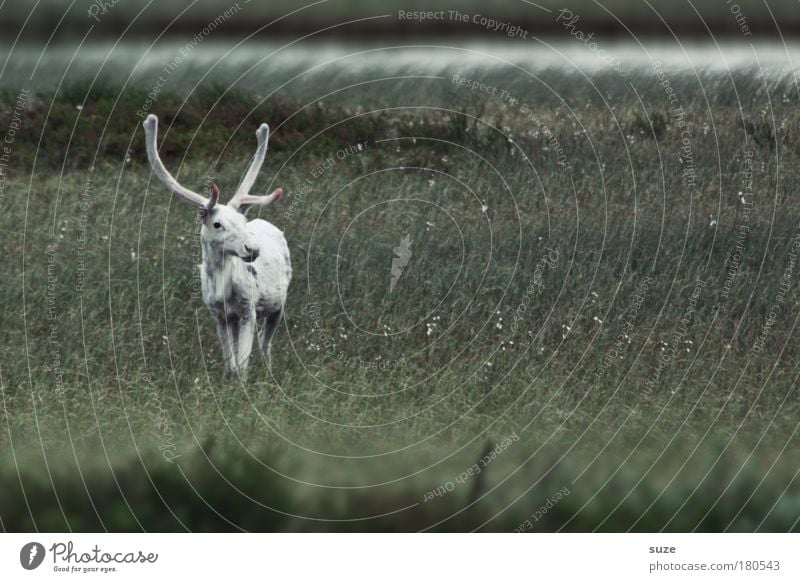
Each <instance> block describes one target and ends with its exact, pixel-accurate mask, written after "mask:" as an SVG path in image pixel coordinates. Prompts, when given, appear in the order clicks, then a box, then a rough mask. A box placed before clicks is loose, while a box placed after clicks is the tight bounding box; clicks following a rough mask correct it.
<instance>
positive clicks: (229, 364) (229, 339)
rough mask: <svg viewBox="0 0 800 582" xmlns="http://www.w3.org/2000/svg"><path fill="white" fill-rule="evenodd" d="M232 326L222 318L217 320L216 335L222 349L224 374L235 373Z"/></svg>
mask: <svg viewBox="0 0 800 582" xmlns="http://www.w3.org/2000/svg"><path fill="white" fill-rule="evenodd" d="M232 327H233V326H232V325H229V322H228V320H227V319H225V318H224V317H218V318H217V335H218V336H219V343H220V346H221V347H222V363H223V364H224V365H225V374H226V375H228V374H231V375H232V374H235V373H236V357H235V353H234V335H233V331H234V330H233V329H232Z"/></svg>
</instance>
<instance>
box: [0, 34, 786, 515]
mask: <svg viewBox="0 0 800 582" xmlns="http://www.w3.org/2000/svg"><path fill="white" fill-rule="evenodd" d="M134 50H135V49H134ZM215 50H216V49H215ZM712 52H713V51H712ZM419 54H420V53H419V51H417V52H415V51H414V50H413V49H409V52H408V53H407V58H406V59H405V60H404V59H403V58H400V57H397V55H396V54H393V55H392V58H394V59H396V60H395V61H394V62H400V63H408V64H407V65H405V66H403V67H398V69H397V70H395V71H392V70H389V71H387V72H384V73H383V74H382V76H381V77H380V78H378V77H377V76H376V74H375V69H374V68H371V67H363V68H360V69H358V68H354V67H352V66H351V62H350V61H348V60H345V62H344V63H342V64H339V65H336V64H334V65H330V66H328V67H326V68H325V69H324V71H323V72H320V73H319V74H317V75H309V76H304V77H301V78H299V79H297V80H295V81H292V82H289V83H288V84H286V85H285V86H283V87H278V85H279V83H275V85H274V86H271V87H270V88H269V91H267V90H266V88H265V90H263V91H261V90H258V89H257V88H256V85H257V83H255V81H253V79H254V78H255V79H259V78H264V77H265V76H267V75H265V74H264V72H263V69H262V68H257V69H256V70H255V71H253V72H251V73H249V74H250V75H251V77H247V76H243V81H242V82H240V83H233V82H230V79H231V78H235V77H236V76H237V74H244V73H245V72H246V71H247V68H248V67H249V66H250V65H251V64H252V62H254V61H248V62H243V63H240V65H239V66H240V67H241V69H236V68H235V67H234V66H233V63H230V62H228V61H225V62H226V64H227V65H229V66H227V67H224V70H225V73H224V75H225V79H224V82H222V83H220V82H219V80H218V79H217V80H216V81H215V80H214V79H215V77H214V75H210V76H208V77H207V78H205V79H203V78H202V75H199V76H197V75H196V76H195V77H196V78H194V79H193V80H192V82H190V77H191V75H189V76H187V77H175V78H173V79H172V80H171V82H170V83H169V86H168V87H166V88H165V89H164V90H163V91H161V92H160V93H159V94H158V96H157V99H155V100H153V99H152V98H151V97H150V96H149V95H148V94H149V92H150V88H151V87H152V84H151V83H152V81H151V82H142V81H141V79H142V78H148V79H150V78H152V75H153V74H154V73H153V72H154V71H157V68H153V66H152V65H150V69H148V70H149V73H147V74H148V75H150V76H149V77H148V76H147V75H145V76H144V77H141V78H140V81H139V82H136V83H133V84H126V83H125V81H124V80H122V79H121V77H124V75H122V76H121V75H120V74H119V70H108V71H102V74H101V75H100V77H99V78H98V79H97V80H94V81H93V79H92V77H93V76H94V73H93V72H92V70H91V69H86V70H81V69H80V66H79V65H80V63H78V66H77V67H76V69H71V70H70V72H69V74H68V75H66V78H65V80H64V82H63V84H60V86H59V83H58V82H56V80H57V79H58V76H57V75H54V74H50V75H46V76H45V79H44V80H42V79H39V80H37V81H36V82H35V83H34V84H33V87H35V88H34V89H31V90H30V91H28V92H23V90H25V89H26V87H28V86H29V85H26V84H25V81H24V78H23V75H22V74H21V71H22V70H23V68H24V67H20V66H19V64H18V66H17V69H13V68H12V69H11V72H12V75H16V76H12V77H11V78H12V79H13V80H14V83H13V84H10V83H9V84H4V85H3V91H2V94H1V95H0V132H6V133H5V135H9V133H8V132H10V131H12V130H13V139H12V143H11V144H9V149H8V151H7V152H6V155H7V160H5V162H4V164H3V170H4V172H3V176H2V179H3V182H2V185H3V190H2V191H0V193H1V194H2V197H1V198H0V209H2V212H0V220H2V228H0V237H2V245H3V248H4V249H5V252H6V260H5V262H4V267H3V276H2V279H0V301H2V305H3V310H2V312H0V317H1V318H2V323H1V324H0V334H2V335H1V336H0V337H2V343H1V344H0V346H1V348H0V349H1V351H0V383H1V385H2V411H3V418H2V426H3V430H2V431H0V483H2V486H0V526H2V528H3V529H6V530H34V529H39V530H72V531H83V530H99V529H109V530H115V531H119V530H138V529H147V530H159V531H172V530H183V529H190V530H219V529H224V530H236V529H247V530H365V529H369V530H417V529H434V530H465V529H470V530H471V529H481V530H501V531H512V530H523V531H554V530H566V531H592V530H600V531H624V530H637V531H654V530H662V529H663V530H667V531H690V530H699V531H721V530H731V531H753V530H759V531H787V530H798V529H800V527H799V526H798V522H799V520H800V483H798V481H797V479H796V477H797V474H798V471H800V466H799V465H798V464H797V450H798V449H797V444H798V438H797V434H796V431H797V418H798V396H797V389H796V380H797V375H798V370H799V368H798V361H800V360H799V358H800V349H798V347H797V342H796V341H794V337H795V326H796V323H797V316H798V308H797V304H798V293H800V285H798V269H799V268H800V266H798V264H797V256H798V250H800V226H798V221H797V218H796V217H797V216H798V214H800V205H799V204H798V201H797V196H796V193H797V190H798V186H799V185H800V163H798V162H800V127H798V122H799V121H800V113H798V107H797V103H798V91H797V86H796V81H795V79H794V78H793V77H792V76H791V74H790V73H788V72H787V71H789V70H791V67H788V68H787V67H786V64H785V63H783V65H781V66H777V67H776V68H775V69H771V70H769V69H767V68H765V69H763V70H761V71H759V70H758V69H757V68H756V67H754V66H750V67H748V66H738V67H736V68H732V69H728V68H726V67H722V66H717V67H712V66H709V67H706V68H703V69H701V70H695V71H693V70H691V68H687V67H683V66H675V65H672V66H667V65H663V66H660V65H658V64H654V62H653V61H659V60H662V59H660V58H655V59H653V60H652V61H648V60H636V61H635V63H633V64H631V63H626V62H625V61H623V64H625V65H626V67H627V68H626V70H625V71H624V73H625V74H620V73H619V72H618V71H616V70H613V69H609V68H607V67H602V66H598V65H597V63H595V62H594V61H591V66H590V67H587V68H586V69H581V68H579V69H577V70H572V71H569V70H568V71H566V72H565V70H564V68H563V67H557V66H556V65H555V64H554V65H553V66H550V67H547V68H544V69H541V70H536V71H535V73H533V74H527V73H526V72H525V71H524V70H523V69H522V68H520V65H519V64H503V63H502V62H501V61H499V60H497V59H495V60H494V64H493V65H492V66H491V67H489V66H482V65H480V64H478V63H476V62H473V61H466V62H463V63H461V64H459V61H458V59H455V60H453V59H452V58H450V57H448V55H450V54H451V51H448V50H447V49H437V50H435V51H433V52H432V54H431V55H430V62H431V63H432V65H430V67H429V68H426V67H425V66H422V65H418V66H415V65H414V64H413V63H415V62H418V60H417V59H418V56H419ZM656 56H657V57H658V55H656ZM401 57H402V55H401ZM438 57H446V58H444V59H443V60H441V59H440V60H437V58H438ZM254 58H255V57H254ZM720 58H721V57H720ZM448 59H449V60H448ZM590 60H591V59H590ZM663 61H664V62H665V63H666V62H668V61H667V59H666V57H664V58H663ZM162 62H163V61H162ZM18 63H19V62H18ZM642 63H648V64H642ZM231 67H233V68H231ZM261 67H263V65H261ZM14 71H16V72H14ZM275 74H276V75H277V77H279V78H282V79H283V78H289V77H290V76H289V75H288V74H287V73H286V72H285V71H283V72H281V71H277V72H276V73H275ZM253 75H255V77H252V76H253ZM259 75H260V76H259ZM412 75H413V78H411V76H412ZM453 75H458V76H459V78H464V79H468V80H470V81H472V80H477V81H479V82H480V83H484V84H485V86H486V87H484V89H481V88H480V87H478V88H476V89H470V88H469V87H468V86H465V85H464V84H463V83H462V84H459V83H458V80H456V82H454V81H453ZM248 79H250V82H248ZM195 82H196V83H197V85H196V86H195V84H194V83H195ZM273 88H274V89H276V90H275V92H272V89H273ZM493 88H496V91H493ZM21 92H22V93H21ZM148 99H150V101H151V104H150V105H151V106H152V107H151V109H152V110H153V111H155V112H157V113H158V114H159V115H160V116H161V119H162V123H163V131H162V136H161V139H162V140H163V142H162V149H161V152H162V156H163V157H164V159H165V161H166V163H167V165H168V167H169V168H171V169H172V170H173V171H175V172H177V171H178V168H180V171H179V174H180V177H181V180H182V181H183V182H185V183H186V184H187V185H189V186H190V187H193V188H195V189H198V190H199V189H200V188H201V187H202V184H203V183H204V181H205V179H206V178H207V177H213V178H214V179H215V180H216V181H217V182H218V184H219V185H220V188H221V189H222V192H223V197H225V196H226V193H227V195H228V196H229V195H230V193H231V192H232V191H233V189H234V188H235V186H236V184H237V182H238V180H239V179H240V178H241V175H242V172H243V170H244V168H245V167H246V164H247V161H248V158H249V156H251V155H252V153H253V150H254V141H255V140H254V136H253V132H254V130H255V128H256V127H257V125H258V123H260V122H262V121H266V122H268V123H270V125H271V127H272V129H273V133H272V137H271V139H270V153H269V156H268V159H267V163H266V165H265V169H264V171H263V173H262V174H263V175H262V177H261V178H260V179H259V182H258V183H257V186H256V188H257V189H258V190H259V191H262V192H267V191H270V190H271V189H273V188H274V187H276V186H283V187H284V189H285V190H286V192H287V197H286V198H285V199H284V200H282V201H281V202H280V204H278V205H276V206H274V207H271V208H270V209H269V210H268V211H265V212H264V213H263V217H265V218H267V219H268V220H270V221H272V222H274V223H275V224H276V225H278V226H279V227H280V228H281V229H283V230H284V231H285V234H286V237H287V239H288V241H289V244H290V248H291V252H292V261H293V267H294V280H293V282H292V287H291V290H290V298H289V306H288V312H287V317H286V319H285V321H284V325H283V327H282V328H281V330H280V331H279V333H278V335H277V336H276V344H275V348H274V350H273V365H272V369H271V370H268V369H266V367H265V366H264V365H263V364H262V363H261V362H256V363H255V364H254V365H253V366H252V369H251V371H250V375H249V376H248V378H247V380H246V381H242V380H239V379H235V380H225V379H223V376H222V371H221V364H220V356H219V348H218V344H217V340H216V335H215V333H214V329H213V325H212V321H211V318H210V316H209V315H208V313H207V311H206V309H205V307H204V306H203V304H202V300H201V298H200V296H199V292H198V291H199V278H198V274H197V270H196V264H197V263H198V261H199V253H200V249H199V239H198V227H197V225H196V224H195V223H194V213H193V211H192V210H191V209H190V208H189V207H187V206H186V205H184V204H182V203H181V202H180V201H179V200H171V199H170V197H169V195H168V192H167V191H166V189H165V188H164V187H163V186H161V185H160V184H159V183H158V182H157V180H155V179H153V177H152V176H151V174H150V171H149V168H148V166H147V164H146V156H145V153H144V147H143V146H144V144H143V132H142V129H141V123H140V122H141V116H140V115H138V114H137V112H141V111H142V109H143V108H144V106H145V104H147V103H148ZM0 139H1V138H0ZM2 152H3V150H0V153H2ZM404 237H408V238H409V239H410V241H411V243H410V247H408V248H409V249H410V259H409V261H408V264H407V266H406V267H405V268H404V269H403V271H402V274H401V276H400V277H399V278H397V280H396V282H395V285H394V287H393V288H392V287H391V272H392V259H393V258H396V251H395V247H398V245H401V241H402V240H403V238H404ZM487 459H488V460H487Z"/></svg>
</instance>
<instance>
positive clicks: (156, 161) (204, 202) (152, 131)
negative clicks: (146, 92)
mask: <svg viewBox="0 0 800 582" xmlns="http://www.w3.org/2000/svg"><path fill="white" fill-rule="evenodd" d="M142 125H144V133H145V143H146V144H147V159H148V160H150V165H151V166H152V167H153V172H154V173H155V175H156V176H158V177H159V179H160V180H161V181H162V182H164V185H166V187H167V188H169V189H170V190H172V191H173V192H174V193H175V194H177V195H178V196H180V197H181V198H183V199H184V200H186V201H187V202H188V203H190V204H193V205H194V206H198V207H200V208H205V209H207V210H210V209H211V208H212V207H213V206H214V204H216V202H217V198H219V192H217V196H216V197H214V196H213V195H212V198H211V199H209V198H206V197H205V196H202V195H201V194H198V193H197V192H193V191H191V190H189V189H188V188H186V187H184V186H181V185H180V184H179V183H178V181H177V180H176V179H175V178H174V177H173V176H172V174H170V173H169V172H168V171H167V168H166V167H164V163H163V162H162V161H161V158H160V157H159V156H158V150H157V149H156V138H157V137H158V117H156V116H155V115H153V114H150V115H148V116H147V119H145V120H144V122H143V123H142Z"/></svg>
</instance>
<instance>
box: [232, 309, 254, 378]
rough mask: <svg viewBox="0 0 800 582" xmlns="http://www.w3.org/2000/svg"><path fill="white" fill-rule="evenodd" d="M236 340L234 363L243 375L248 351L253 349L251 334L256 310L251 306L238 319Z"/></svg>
mask: <svg viewBox="0 0 800 582" xmlns="http://www.w3.org/2000/svg"><path fill="white" fill-rule="evenodd" d="M237 331H238V341H237V342H236V364H237V366H238V367H239V374H240V376H242V377H244V376H245V373H246V371H247V363H248V360H249V359H250V353H251V352H252V351H253V335H254V334H255V331H256V310H255V306H253V307H251V308H250V309H249V310H248V311H247V312H246V313H245V314H243V315H242V317H241V318H240V319H239V327H238V330H237Z"/></svg>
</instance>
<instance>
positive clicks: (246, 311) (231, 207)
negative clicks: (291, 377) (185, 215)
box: [143, 115, 292, 375]
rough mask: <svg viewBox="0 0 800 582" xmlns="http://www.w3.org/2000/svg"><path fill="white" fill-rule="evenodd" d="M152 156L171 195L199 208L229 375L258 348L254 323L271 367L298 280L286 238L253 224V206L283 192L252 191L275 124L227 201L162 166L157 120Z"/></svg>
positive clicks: (211, 297)
mask: <svg viewBox="0 0 800 582" xmlns="http://www.w3.org/2000/svg"><path fill="white" fill-rule="evenodd" d="M143 125H144V131H145V140H146V143H147V157H148V159H149V160H150V165H151V166H152V167H153V172H155V174H156V176H158V177H159V178H160V179H161V181H162V182H163V183H164V184H165V185H166V186H167V187H168V188H169V189H170V190H172V192H174V193H175V194H177V195H178V196H180V197H181V198H183V199H184V200H186V201H187V202H189V203H190V204H193V205H194V206H196V207H197V208H198V221H199V222H200V223H201V224H202V227H201V228H200V242H201V245H202V255H203V262H202V264H201V265H200V277H201V282H202V289H203V301H204V302H205V304H206V305H207V306H208V308H209V310H210V311H211V313H212V314H213V315H214V317H215V319H216V324H217V333H218V334H219V340H220V343H221V344H222V357H223V359H224V361H225V369H226V372H228V373H230V374H242V375H243V374H244V373H245V371H246V369H247V362H248V360H249V358H250V353H251V351H252V348H253V335H254V334H255V330H256V323H257V322H259V323H260V324H261V330H260V332H259V335H258V342H259V346H260V348H261V350H262V352H263V353H264V356H265V358H266V359H267V362H269V354H270V340H271V339H272V336H273V334H274V333H275V330H276V329H277V327H278V324H279V323H280V321H281V317H282V316H283V307H284V304H285V303H286V293H287V290H288V287H289V281H290V280H291V278H292V266H291V262H290V260H289V247H288V245H287V244H286V239H285V238H284V237H283V233H282V232H281V231H280V230H279V229H278V228H276V227H275V226H274V225H272V224H270V223H269V222H267V221H266V220H261V219H260V218H256V219H254V220H251V221H249V222H248V221H247V219H246V218H245V216H244V213H245V212H247V210H248V208H251V207H253V206H267V205H268V204H272V203H273V202H275V201H276V200H277V199H278V198H280V197H281V196H282V195H283V190H282V189H281V188H278V189H276V190H275V191H274V192H272V194H270V195H269V196H250V194H249V192H250V188H251V187H252V186H253V184H254V183H255V181H256V176H257V175H258V171H259V169H260V168H261V165H262V164H263V163H264V157H265V156H266V154H267V141H268V139H269V127H268V126H267V125H266V124H262V125H261V127H259V128H258V131H256V137H257V138H258V149H257V150H256V154H255V157H254V158H253V161H252V163H251V164H250V167H249V168H248V170H247V173H246V174H245V176H244V179H243V180H242V183H241V185H240V186H239V188H238V189H237V190H236V194H235V195H234V196H233V198H231V200H230V202H228V204H219V203H218V201H219V189H218V188H217V185H216V184H213V183H212V184H211V192H210V196H209V198H206V197H205V196H202V195H200V194H198V193H196V192H192V191H191V190H189V189H188V188H185V187H183V186H181V185H180V184H179V183H178V181H177V180H176V179H175V178H174V177H172V175H171V174H170V173H169V172H168V171H167V169H166V168H165V167H164V164H163V163H162V161H161V158H159V156H158V151H157V149H156V137H157V134H158V118H157V117H156V116H155V115H148V116H147V119H146V120H145V121H144V124H143Z"/></svg>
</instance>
